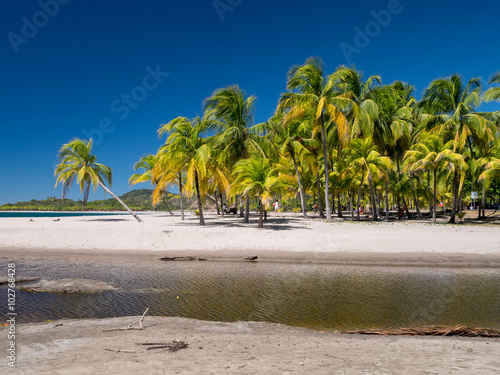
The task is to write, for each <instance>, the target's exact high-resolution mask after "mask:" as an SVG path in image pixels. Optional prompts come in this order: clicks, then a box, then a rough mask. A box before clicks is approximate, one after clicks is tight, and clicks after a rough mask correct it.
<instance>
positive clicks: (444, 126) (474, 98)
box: [422, 74, 498, 223]
mask: <svg viewBox="0 0 500 375" xmlns="http://www.w3.org/2000/svg"><path fill="white" fill-rule="evenodd" d="M480 104H481V81H480V80H479V79H478V78H472V79H470V80H469V81H468V82H467V84H465V82H463V80H462V78H461V77H460V76H459V75H457V74H455V75H453V76H451V77H448V78H440V79H437V80H435V81H433V82H431V84H430V85H429V87H428V88H427V89H426V90H425V92H424V99H423V101H422V105H423V107H424V108H425V110H426V111H427V112H428V113H430V114H432V115H434V116H433V117H432V118H430V119H429V121H428V122H427V129H428V130H431V131H432V132H436V131H437V132H439V133H441V134H442V136H443V139H444V140H445V142H446V141H447V140H454V151H458V153H460V154H463V152H464V147H465V146H466V145H468V146H469V148H470V149H471V150H472V145H473V141H474V138H476V139H477V138H485V139H487V140H488V141H493V140H494V138H495V136H496V132H497V131H498V130H497V128H496V126H495V124H494V123H493V122H492V121H490V120H488V118H487V117H488V116H485V114H483V113H479V112H476V111H475V109H476V107H478V106H479V105H480ZM455 173H456V175H455V177H454V181H458V173H459V169H457V170H456V172H455ZM453 185H454V192H453V197H454V198H453V201H454V202H457V201H458V200H457V198H456V197H457V195H459V194H458V191H457V190H458V189H457V188H456V185H457V184H456V183H454V184H453ZM460 195H461V194H460ZM455 209H456V208H455V207H453V209H452V214H451V218H450V223H454V222H455Z"/></svg>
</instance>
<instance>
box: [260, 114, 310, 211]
mask: <svg viewBox="0 0 500 375" xmlns="http://www.w3.org/2000/svg"><path fill="white" fill-rule="evenodd" d="M282 121H283V115H282V114H276V115H275V116H273V117H272V118H271V119H270V120H269V121H267V122H266V123H265V124H263V125H265V131H267V132H271V133H272V136H273V139H272V141H273V142H274V144H275V145H276V147H279V152H278V153H279V155H280V156H281V157H285V158H291V160H292V162H293V167H294V171H295V176H296V179H297V184H298V187H299V195H300V206H301V209H302V215H303V216H304V218H307V210H306V201H305V198H306V197H305V193H304V187H303V184H302V181H301V174H300V171H299V166H300V162H301V159H304V154H305V153H306V152H307V150H306V149H305V148H304V145H303V142H304V137H305V136H306V135H307V131H308V124H307V123H306V122H304V121H293V122H291V123H290V124H289V126H283V124H282Z"/></svg>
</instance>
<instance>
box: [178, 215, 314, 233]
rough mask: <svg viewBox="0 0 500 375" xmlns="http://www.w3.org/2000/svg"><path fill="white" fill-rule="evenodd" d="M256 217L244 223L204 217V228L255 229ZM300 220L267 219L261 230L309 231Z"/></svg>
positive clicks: (194, 222)
mask: <svg viewBox="0 0 500 375" xmlns="http://www.w3.org/2000/svg"><path fill="white" fill-rule="evenodd" d="M198 221H199V219H198V218H197V217H187V218H186V219H185V220H184V221H183V222H178V223H175V224H174V225H176V226H193V225H197V224H198ZM258 221H259V219H258V216H257V215H251V216H250V219H249V222H248V223H245V222H244V221H243V218H241V217H239V216H225V217H224V218H222V217H220V216H215V217H214V216H209V217H205V227H206V228H211V227H221V228H253V229H255V228H257V226H258ZM300 224H301V220H300V219H296V218H288V217H286V218H285V217H281V216H279V217H271V216H268V217H267V221H264V228H261V229H262V230H273V231H274V230H276V231H284V230H292V229H308V230H309V229H310V228H308V227H306V226H305V225H300Z"/></svg>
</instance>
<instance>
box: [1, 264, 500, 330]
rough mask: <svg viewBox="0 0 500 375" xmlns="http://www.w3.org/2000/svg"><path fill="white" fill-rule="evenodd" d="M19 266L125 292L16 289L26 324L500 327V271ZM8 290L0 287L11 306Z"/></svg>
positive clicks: (24, 272) (27, 272)
mask: <svg viewBox="0 0 500 375" xmlns="http://www.w3.org/2000/svg"><path fill="white" fill-rule="evenodd" d="M4 260H5V262H2V263H3V264H6V263H7V261H6V259H4ZM12 261H14V260H13V259H9V262H12ZM15 263H16V269H17V275H18V276H39V277H42V278H45V279H62V278H90V279H95V280H102V281H106V282H110V283H112V284H113V285H115V286H117V287H119V288H120V290H119V291H117V292H106V293H103V294H101V295H66V294H50V293H26V292H18V293H17V301H16V307H17V311H18V313H19V316H18V318H17V319H18V320H19V321H20V322H27V321H43V320H49V319H59V318H90V317H96V318H102V317H113V316H127V315H140V314H142V312H143V311H144V310H145V309H146V307H149V308H150V311H151V314H153V315H162V316H184V317H190V318H196V319H204V320H220V321H236V320H254V321H270V322H279V323H284V324H289V325H296V326H303V327H311V328H323V329H328V328H330V329H351V328H375V327H383V328H389V327H403V326H413V325H429V324H442V325H455V324H464V325H469V326H482V327H489V328H497V329H500V273H499V272H498V270H494V269H468V270H467V269H449V268H413V267H362V266H337V265H313V264H292V263H234V262H209V261H206V262H162V261H154V260H151V261H147V260H139V261H134V260H122V259H120V260H119V261H111V260H110V259H109V258H106V259H100V260H92V261H91V260H78V259H76V260H71V259H57V258H56V259H20V260H18V261H15ZM6 292H7V290H6V287H5V286H4V287H1V288H0V295H2V296H3V297H1V298H2V300H4V301H6ZM177 297H179V298H177Z"/></svg>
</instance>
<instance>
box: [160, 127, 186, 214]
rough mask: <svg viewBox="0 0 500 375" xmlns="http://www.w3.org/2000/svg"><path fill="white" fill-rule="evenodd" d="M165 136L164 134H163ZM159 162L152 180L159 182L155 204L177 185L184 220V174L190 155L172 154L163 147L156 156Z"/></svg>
mask: <svg viewBox="0 0 500 375" xmlns="http://www.w3.org/2000/svg"><path fill="white" fill-rule="evenodd" d="M161 135H163V133H161ZM156 158H157V161H156V163H155V165H154V167H153V169H152V171H151V175H152V178H154V179H155V181H157V183H156V186H155V189H154V190H153V204H158V202H159V201H160V200H161V199H163V196H164V193H165V191H166V190H167V186H169V185H177V187H178V189H179V202H180V209H181V219H182V220H184V219H185V217H184V195H183V194H184V184H183V181H184V173H185V167H186V165H187V161H188V155H187V154H185V153H182V152H180V151H177V152H174V150H172V152H170V149H169V145H164V146H162V147H161V148H160V149H159V150H158V153H157V154H156Z"/></svg>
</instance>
